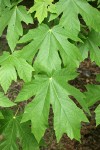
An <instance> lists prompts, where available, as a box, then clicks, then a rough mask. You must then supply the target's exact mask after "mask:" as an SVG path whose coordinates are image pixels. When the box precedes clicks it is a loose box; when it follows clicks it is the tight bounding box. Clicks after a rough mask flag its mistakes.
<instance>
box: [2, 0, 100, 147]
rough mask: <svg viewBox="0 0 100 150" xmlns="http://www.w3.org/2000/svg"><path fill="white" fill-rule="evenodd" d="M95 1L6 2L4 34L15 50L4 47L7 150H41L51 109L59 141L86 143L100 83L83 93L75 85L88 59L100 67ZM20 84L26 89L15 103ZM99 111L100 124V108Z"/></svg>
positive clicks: (99, 120)
mask: <svg viewBox="0 0 100 150" xmlns="http://www.w3.org/2000/svg"><path fill="white" fill-rule="evenodd" d="M92 1H95V0H59V1H58V2H55V1H53V0H35V1H34V4H33V6H31V7H30V8H29V7H28V6H27V4H26V5H25V6H23V1H22V0H0V36H1V39H2V38H4V37H5V35H4V34H6V40H7V43H8V46H9V47H8V49H7V50H5V49H3V48H1V47H2V46H1V45H0V48H1V49H0V86H1V87H0V109H1V110H0V134H1V135H2V136H3V140H2V141H0V149H1V150H18V149H20V148H21V149H22V150H39V147H40V143H41V139H42V138H43V136H44V133H45V131H46V129H47V128H48V127H49V122H48V119H49V112H50V106H51V107H52V109H53V114H54V116H53V126H54V130H55V135H56V138H57V142H59V140H60V139H61V137H62V135H63V134H64V133H66V134H67V135H68V136H69V137H70V138H71V139H76V140H78V141H80V139H81V134H80V130H81V122H88V119H87V116H86V114H87V113H88V114H89V115H90V111H89V108H90V107H92V106H93V105H94V104H95V103H96V102H97V103H99V100H100V92H99V91H100V85H93V84H92V85H87V86H86V88H87V91H86V92H85V93H82V92H81V91H80V90H79V89H77V88H75V87H74V86H72V85H70V84H69V80H73V79H74V78H76V77H77V76H78V74H77V68H78V67H79V65H80V62H81V61H84V59H85V58H87V57H88V56H89V57H90V59H91V61H92V62H93V63H96V64H97V65H98V66H100V12H99V4H100V1H99V0H98V1H97V8H96V6H94V7H93V6H92ZM95 2H96V1H95ZM2 51H3V52H2ZM18 80H22V81H23V87H22V89H21V90H20V91H19V94H18V95H17V97H16V98H15V99H14V100H10V99H9V98H8V93H9V89H10V86H11V85H12V82H13V83H15V82H17V81H18ZM97 81H98V82H99V81H100V74H98V76H97ZM7 92H8V93H7ZM5 94H6V95H5ZM73 99H74V100H75V102H74V101H73ZM28 100H29V101H28ZM22 106H23V107H25V109H23V107H22ZM5 107H7V108H5ZM8 107H9V108H8ZM16 110H17V111H16ZM95 113H96V125H99V124H100V105H98V107H97V108H96V110H95Z"/></svg>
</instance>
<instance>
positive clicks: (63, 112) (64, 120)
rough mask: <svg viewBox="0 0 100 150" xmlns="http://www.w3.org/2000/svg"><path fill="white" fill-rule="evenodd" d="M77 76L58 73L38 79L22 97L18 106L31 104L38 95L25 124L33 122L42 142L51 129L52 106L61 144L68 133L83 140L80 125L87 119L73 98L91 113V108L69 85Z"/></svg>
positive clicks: (41, 76) (36, 133)
mask: <svg viewBox="0 0 100 150" xmlns="http://www.w3.org/2000/svg"><path fill="white" fill-rule="evenodd" d="M75 76H76V74H75V73H70V72H69V70H67V69H62V70H59V71H56V72H55V73H54V74H53V75H52V76H51V77H48V76H45V75H40V76H35V79H34V80H33V81H32V82H31V83H30V84H29V83H28V84H27V86H26V85H25V86H24V87H23V89H22V91H21V92H20V93H19V95H18V97H17V99H16V102H20V101H23V100H27V98H30V97H32V96H33V95H35V98H34V100H33V101H32V102H31V103H29V104H28V105H27V106H26V108H25V111H24V115H23V118H22V122H26V121H28V120H31V122H32V133H33V134H34V136H35V138H36V139H37V141H38V142H39V141H40V139H41V137H43V135H44V132H45V130H46V128H47V126H48V115H49V108H50V104H52V107H53V112H54V129H55V133H56V137H57V140H58V141H59V140H60V138H61V136H62V134H63V133H67V134H68V136H69V137H70V138H71V139H73V138H75V139H77V140H79V139H80V128H81V124H80V123H81V121H87V119H86V116H85V114H84V113H83V111H82V110H81V109H79V108H78V107H77V106H76V105H75V103H74V102H73V101H72V100H71V99H70V98H69V96H70V95H73V96H74V97H75V98H76V99H77V100H78V102H79V103H80V105H81V106H82V107H83V108H84V109H85V110H86V111H87V112H88V108H87V106H86V104H85V100H84V98H85V97H84V95H83V94H82V93H81V92H80V91H79V90H78V89H76V88H74V87H73V86H71V85H69V84H68V83H67V82H68V80H70V79H72V78H74V77H75ZM30 90H32V91H30ZM32 92H33V94H32ZM25 95H26V96H25Z"/></svg>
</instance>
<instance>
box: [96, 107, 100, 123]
mask: <svg viewBox="0 0 100 150" xmlns="http://www.w3.org/2000/svg"><path fill="white" fill-rule="evenodd" d="M95 113H96V125H100V105H99V106H98V107H97V108H96V110H95Z"/></svg>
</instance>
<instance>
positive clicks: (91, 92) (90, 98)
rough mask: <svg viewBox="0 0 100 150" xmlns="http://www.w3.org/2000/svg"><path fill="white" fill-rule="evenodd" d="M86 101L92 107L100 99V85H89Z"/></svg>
mask: <svg viewBox="0 0 100 150" xmlns="http://www.w3.org/2000/svg"><path fill="white" fill-rule="evenodd" d="M86 88H87V92H85V95H86V102H87V105H88V106H89V107H90V106H92V105H93V104H95V103H96V102H97V101H98V100H100V92H99V91H100V85H87V86H86Z"/></svg>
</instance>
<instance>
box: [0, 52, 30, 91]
mask: <svg viewBox="0 0 100 150" xmlns="http://www.w3.org/2000/svg"><path fill="white" fill-rule="evenodd" d="M0 58H1V60H0V65H1V67H0V84H1V86H2V88H3V90H4V91H5V93H6V92H7V90H8V88H9V86H10V85H11V83H12V81H17V72H18V75H19V77H20V79H23V80H24V81H25V82H29V81H31V78H32V71H33V67H32V66H31V65H29V64H28V63H27V62H26V60H25V59H23V58H21V57H18V56H17V55H16V53H13V54H12V55H10V54H9V53H4V54H3V55H2V56H1V57H0ZM16 70H17V72H16Z"/></svg>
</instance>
